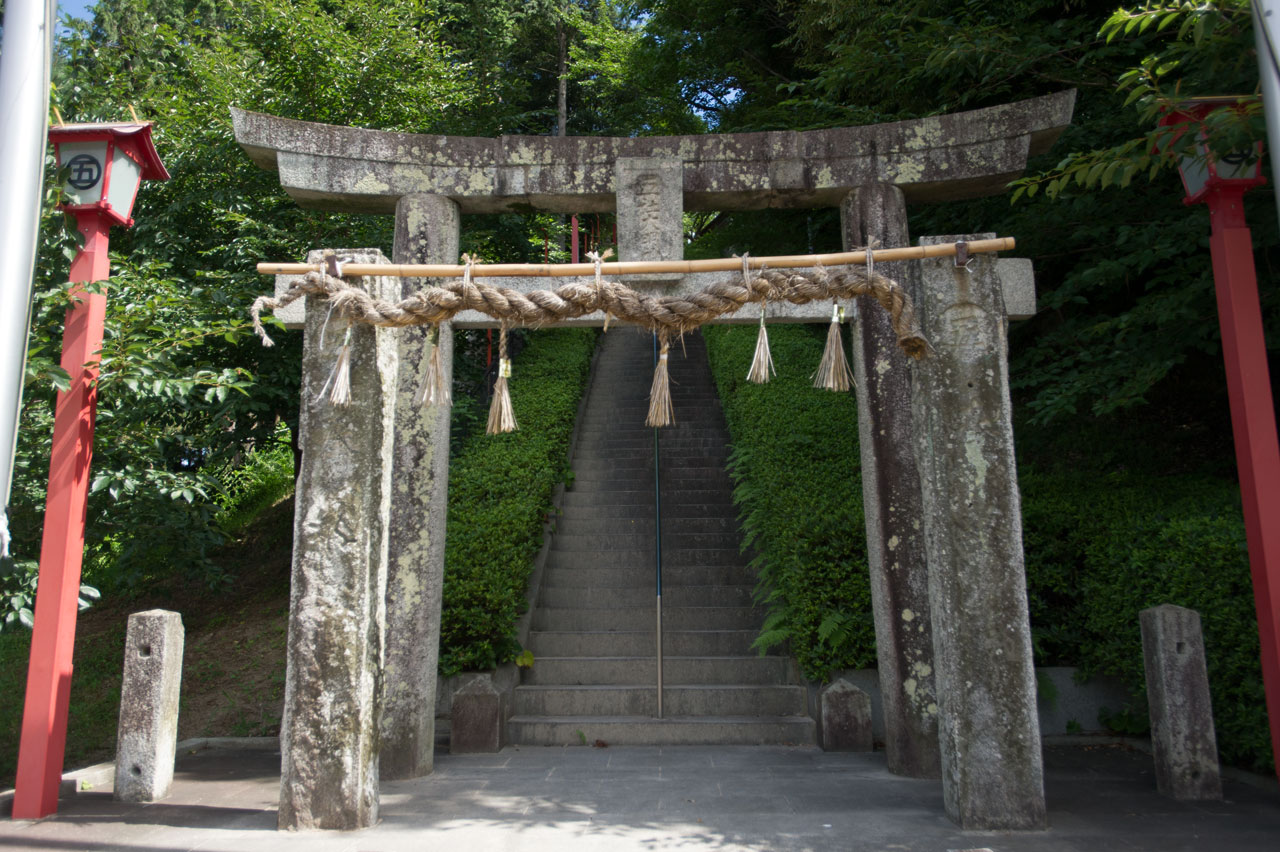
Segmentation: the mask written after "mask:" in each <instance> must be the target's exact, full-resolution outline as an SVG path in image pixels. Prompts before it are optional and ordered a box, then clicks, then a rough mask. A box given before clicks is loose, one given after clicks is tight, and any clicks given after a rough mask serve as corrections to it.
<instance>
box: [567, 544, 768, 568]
mask: <svg viewBox="0 0 1280 852" xmlns="http://www.w3.org/2000/svg"><path fill="white" fill-rule="evenodd" d="M747 562H748V559H747V557H746V556H745V555H744V554H743V553H741V552H739V551H737V550H675V551H667V550H665V549H664V551H663V554H662V571H663V573H664V574H665V573H666V571H667V569H669V568H694V567H699V566H703V565H731V566H736V567H742V568H745V567H746V566H747ZM655 563H656V559H655V558H654V553H653V542H652V541H650V542H649V546H648V547H647V548H644V549H637V550H630V551H621V550H603V551H586V550H571V551H564V550H560V551H557V550H553V551H552V552H551V553H550V554H549V556H548V559H547V565H549V566H550V567H552V568H644V567H649V568H654V567H655Z"/></svg>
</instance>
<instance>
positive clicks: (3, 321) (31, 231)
mask: <svg viewBox="0 0 1280 852" xmlns="http://www.w3.org/2000/svg"><path fill="white" fill-rule="evenodd" d="M57 6H58V4H57V0H9V2H8V3H6V4H5V8H4V45H3V47H2V48H0V555H6V556H7V555H8V553H9V518H8V506H9V490H10V487H11V486H12V484H13V457H14V453H15V451H16V447H17V442H18V413H19V411H20V410H21V408H22V376H23V372H24V368H25V364H26V360H27V330H28V328H29V327H30V324H31V291H32V284H31V276H32V273H33V272H34V269H35V259H36V240H37V237H38V235H39V228H40V200H41V194H42V191H43V188H44V153H45V137H46V135H47V132H48V123H49V63H50V61H51V59H52V57H53V26H54V21H55V17H56V11H57Z"/></svg>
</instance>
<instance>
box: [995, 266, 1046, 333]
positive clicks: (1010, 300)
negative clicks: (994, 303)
mask: <svg viewBox="0 0 1280 852" xmlns="http://www.w3.org/2000/svg"><path fill="white" fill-rule="evenodd" d="M996 273H997V274H998V275H999V276H1000V289H1001V291H1002V292H1003V293H1004V315H1005V316H1006V317H1008V318H1009V319H1011V320H1024V319H1031V318H1032V317H1034V316H1035V315H1036V273H1035V270H1034V269H1033V268H1032V266H1031V261H1030V260H1029V259H1028V258H1025V257H1002V258H1000V259H999V260H997V261H996Z"/></svg>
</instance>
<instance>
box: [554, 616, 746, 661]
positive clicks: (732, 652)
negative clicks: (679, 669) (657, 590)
mask: <svg viewBox="0 0 1280 852" xmlns="http://www.w3.org/2000/svg"><path fill="white" fill-rule="evenodd" d="M757 635H758V633H757V631H755V630H668V629H665V628H664V629H663V631H662V652H663V654H664V655H669V656H691V657H696V656H742V655H745V654H752V653H755V652H754V651H753V650H752V648H751V643H752V642H754V641H756V636H757ZM653 637H654V632H653V622H652V621H650V623H649V629H648V630H576V631H568V630H566V631H561V630H535V631H533V632H531V633H530V634H529V649H530V650H531V651H533V654H534V664H535V665H536V664H537V660H538V657H539V656H543V655H545V656H554V657H572V656H589V655H593V654H595V655H612V656H619V657H634V656H641V657H643V656H653V655H655V654H656V653H657V647H656V645H655V644H654V638H653Z"/></svg>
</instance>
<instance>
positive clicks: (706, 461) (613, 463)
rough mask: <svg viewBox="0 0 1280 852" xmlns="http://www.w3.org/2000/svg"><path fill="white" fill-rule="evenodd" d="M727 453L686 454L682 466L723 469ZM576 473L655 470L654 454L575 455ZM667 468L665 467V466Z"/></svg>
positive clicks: (664, 463) (663, 458)
mask: <svg viewBox="0 0 1280 852" xmlns="http://www.w3.org/2000/svg"><path fill="white" fill-rule="evenodd" d="M726 458H727V454H722V455H717V456H686V457H683V458H681V460H680V462H681V465H680V466H681V467H685V468H703V467H710V468H719V469H723V468H724V464H725V459H726ZM662 460H663V465H664V466H665V465H666V464H667V462H668V457H667V456H666V455H663V457H662ZM571 467H572V468H573V470H574V472H575V473H587V472H606V473H607V472H611V471H616V470H634V469H636V468H647V469H649V470H653V456H652V455H650V456H649V458H647V459H645V458H643V457H641V456H637V455H631V456H627V457H625V458H619V457H609V458H605V457H603V456H600V457H596V458H590V459H587V458H580V457H578V456H576V455H575V457H574V460H573V464H572V465H571ZM664 469H665V467H664Z"/></svg>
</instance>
